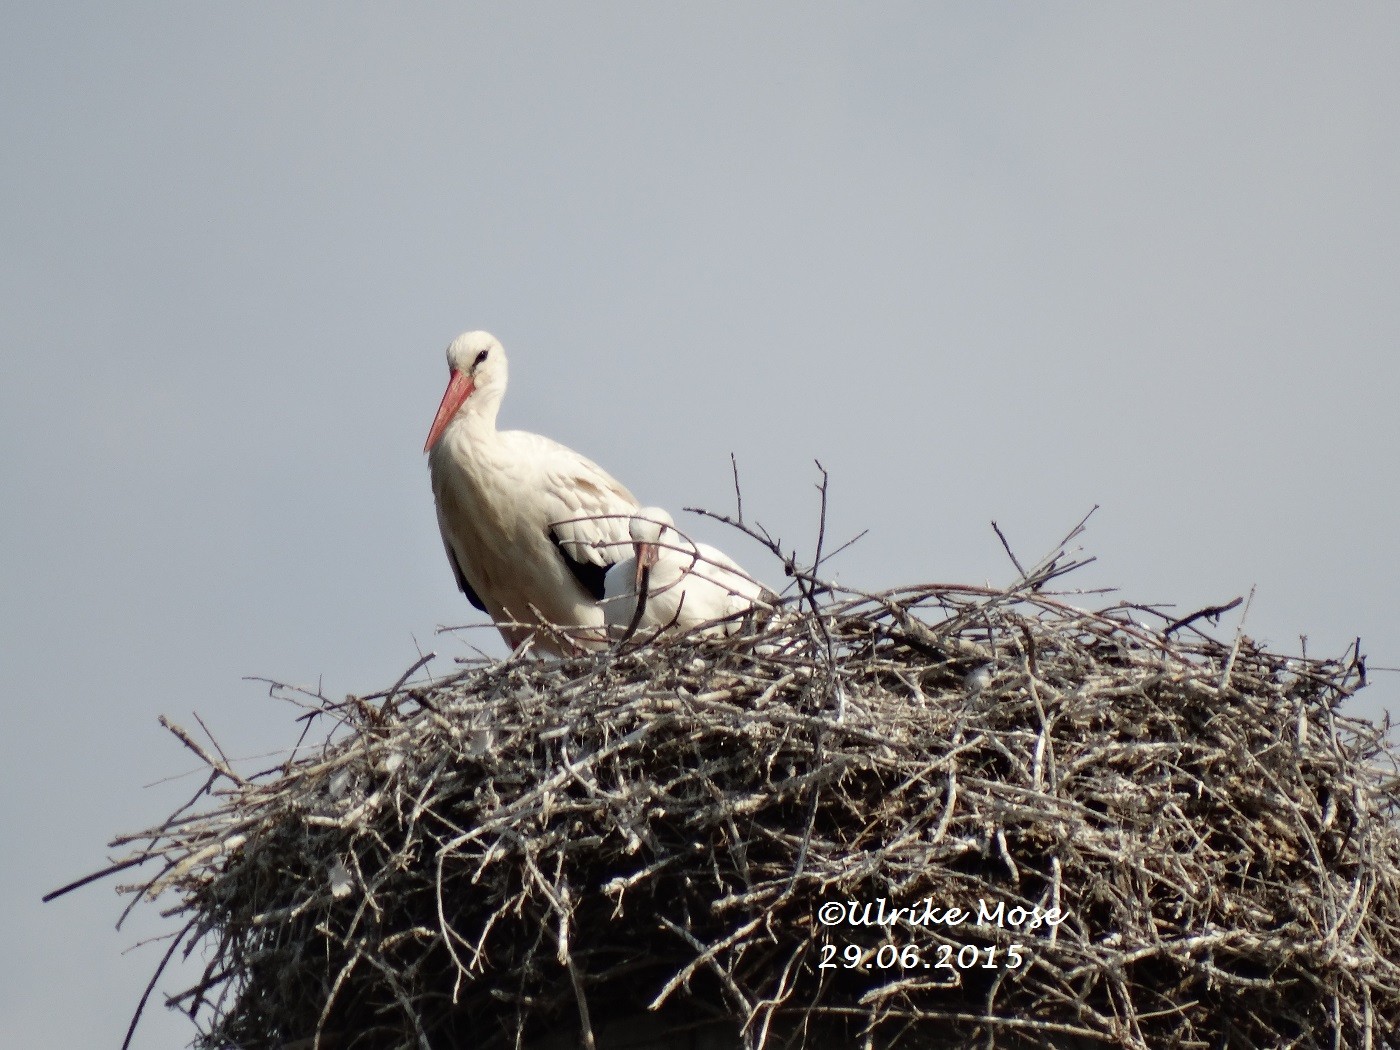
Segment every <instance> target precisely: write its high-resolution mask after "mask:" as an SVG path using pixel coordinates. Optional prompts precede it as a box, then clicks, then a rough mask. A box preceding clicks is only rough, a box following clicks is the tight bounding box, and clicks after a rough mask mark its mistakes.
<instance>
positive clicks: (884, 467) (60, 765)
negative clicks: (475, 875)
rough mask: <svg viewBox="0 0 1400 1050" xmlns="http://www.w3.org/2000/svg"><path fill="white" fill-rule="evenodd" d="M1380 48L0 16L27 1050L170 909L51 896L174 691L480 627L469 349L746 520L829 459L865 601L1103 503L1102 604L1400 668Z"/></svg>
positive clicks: (559, 7) (1392, 221) (823, 13)
mask: <svg viewBox="0 0 1400 1050" xmlns="http://www.w3.org/2000/svg"><path fill="white" fill-rule="evenodd" d="M1396 54H1400V7H1396V6H1395V5H1393V4H1382V3H1377V4H1347V5H1328V6H1325V7H1322V6H1318V5H1312V4H1288V3H1268V4H1224V5H1222V4H1211V5H1206V4H1197V5H1171V6H1170V7H1167V6H1162V5H1114V6H1109V5H1087V4H1056V5H1046V4H996V3H990V4H989V3H980V2H979V3H962V4H941V5H928V4H912V3H911V4H901V5H894V4H885V5H881V6H880V7H879V8H878V11H876V10H872V5H854V4H850V5H831V4H827V5H812V4H803V5H795V4H772V5H763V6H760V7H757V8H754V7H752V6H750V7H746V8H744V9H742V10H741V9H739V8H735V7H730V8H726V9H725V10H724V11H723V12H722V13H720V12H719V11H718V9H714V8H700V7H698V6H697V7H691V8H689V9H686V10H680V9H677V8H676V7H675V6H674V5H667V6H666V7H664V8H661V7H656V6H653V5H644V4H627V5H619V4H601V5H587V6H586V7H584V6H580V5H572V4H569V5H565V4H544V5H533V6H531V7H529V8H528V9H526V8H523V7H520V6H518V5H506V4H498V5H491V6H481V5H477V6H475V7H474V8H473V9H472V13H467V12H464V11H460V10H453V9H450V8H448V7H445V6H433V7H428V6H426V5H423V6H413V5H392V6H391V5H378V6H372V5H367V4H357V5H347V4H318V5H312V4H295V5H276V6H273V5H266V6H251V7H250V6H248V5H217V6H215V5H190V4H173V3H172V4H163V5H153V4H138V5H117V6H114V5H90V4H67V5H52V4H42V5H41V4H26V5H22V6H21V5H13V4H12V5H9V6H8V7H6V9H5V10H4V12H3V13H0V137H2V138H3V141H4V143H5V147H4V150H3V153H0V193H3V197H4V199H5V200H6V202H7V206H6V207H5V209H4V210H3V212H0V223H3V226H0V266H3V283H0V289H3V291H2V292H0V294H3V297H4V303H3V310H0V338H2V339H3V341H2V342H0V452H3V455H2V456H0V494H3V498H0V550H3V552H4V554H3V560H0V588H3V594H4V596H5V601H4V603H3V608H0V617H3V619H2V620H0V638H3V642H0V689H3V696H4V705H5V706H4V712H5V717H6V721H7V723H8V730H7V732H6V733H5V734H4V741H3V745H0V746H2V747H3V753H2V754H0V758H3V762H2V763H0V777H3V784H0V798H3V802H0V812H2V813H3V827H4V829H5V833H6V843H5V848H4V850H3V853H0V857H3V860H0V889H3V893H0V908H3V909H4V914H3V916H0V927H2V928H4V929H5V930H6V931H7V934H8V940H7V943H8V945H9V950H8V951H7V952H6V953H5V957H4V960H3V961H0V1044H3V1045H5V1046H55V1047H58V1046H63V1047H77V1046H112V1045H116V1044H117V1043H118V1042H119V1041H120V1039H121V1036H122V1033H123V1032H124V1031H125V1025H126V1021H127V1016H128V1013H129V1010H130V1008H131V1007H132V1005H133V1004H134V1002H135V1000H136V998H137V996H138V995H139V993H140V989H141V988H142V987H143V986H144V984H145V982H146V980H147V978H148V976H149V973H150V968H151V967H152V966H153V965H154V962H155V958H156V955H157V954H158V949H150V948H148V949H145V950H143V951H141V952H137V953H133V954H132V955H129V956H123V955H121V951H122V949H124V948H125V947H127V946H128V945H129V944H130V943H131V942H132V941H133V940H135V939H137V938H138V937H140V936H144V935H149V934H150V933H151V932H153V931H154V930H156V929H159V928H163V927H162V926H161V924H159V923H157V922H151V921H140V922H136V923H134V924H133V926H132V927H131V928H130V929H129V930H125V931H123V932H121V933H113V931H112V929H111V926H112V922H113V921H114V920H115V918H116V915H117V913H118V909H119V906H120V903H121V902H119V901H118V899H117V898H115V897H114V896H113V895H112V892H111V885H110V883H108V884H102V885H99V886H95V887H90V888H88V889H86V890H84V891H82V892H80V893H78V894H76V895H74V896H72V897H70V898H68V899H65V900H63V901H61V902H58V903H55V904H51V905H47V906H44V907H42V908H41V907H40V906H39V905H38V903H37V902H38V898H39V896H40V895H41V894H42V893H43V892H44V891H46V890H48V889H50V888H52V887H54V886H56V885H58V884H60V883H62V882H64V881H66V880H68V879H70V878H72V877H75V876H77V875H81V874H84V873H86V872H87V871H90V870H92V869H93V868H94V867H96V866H98V865H100V864H101V863H102V860H103V856H104V850H103V846H104V844H105V842H106V840H107V839H108V838H109V837H110V835H111V834H113V833H116V832H118V831H126V830H135V829H137V828H139V827H141V826H145V825H147V824H149V823H152V822H155V821H157V820H159V819H160V818H161V817H163V816H164V814H165V813H166V812H167V811H168V810H169V809H170V808H172V806H173V805H174V804H175V803H176V802H177V801H179V800H181V799H182V797H183V796H184V795H186V794H188V793H189V792H191V791H192V790H193V789H194V786H195V783H194V781H192V780H191V779H189V778H188V777H187V778H185V779H183V780H179V781H177V782H175V783H173V784H172V783H166V784H161V785H159V786H157V787H153V788H150V789H144V788H143V785H146V784H149V783H151V782H154V781H157V780H160V779H161V778H163V777H165V776H168V775H171V774H178V773H184V772H186V771H188V770H190V769H191V768H193V761H192V759H191V756H189V755H188V753H187V752H184V751H183V750H182V749H181V748H180V746H179V745H178V744H177V743H176V742H174V741H173V739H171V738H169V737H168V736H167V735H166V734H165V733H164V732H163V731H162V730H161V729H160V728H159V726H158V725H157V724H156V718H157V716H158V715H159V714H162V713H166V714H169V715H170V716H172V717H173V718H174V719H175V720H177V721H180V722H183V723H186V724H191V723H192V722H193V719H192V718H191V717H190V712H191V711H192V710H198V711H199V712H200V713H201V714H202V716H203V717H204V719H205V721H206V722H208V723H209V724H210V726H211V727H213V728H214V729H215V731H216V733H217V734H218V735H219V737H220V739H221V741H222V742H223V743H224V746H225V748H226V749H228V750H230V751H231V752H235V753H238V754H245V755H246V754H253V753H257V752H259V751H262V750H268V749H274V748H278V747H282V746H285V745H286V744H287V743H288V742H289V741H290V740H291V739H292V738H293V736H294V733H295V729H294V727H293V724H292V721H291V718H292V714H293V712H291V711H290V710H289V709H287V708H286V707H284V706H279V705H276V704H273V703H271V702H269V701H268V700H267V699H266V698H265V696H264V692H263V690H262V689H260V688H259V687H258V686H257V685H255V684H250V683H247V682H244V681H243V680H242V676H244V675H266V676H270V677H275V678H280V679H284V680H289V681H295V682H304V683H315V682H316V681H318V680H320V681H323V682H324V685H325V688H326V690H327V691H328V692H329V693H331V694H342V693H345V692H348V691H352V690H357V691H369V690H372V689H375V688H378V687H382V686H383V685H386V684H388V683H389V682H391V681H392V680H393V679H394V678H396V677H397V675H398V674H399V672H400V671H402V669H403V668H404V667H406V666H407V665H408V664H409V663H411V662H412V661H413V660H414V659H415V658H416V654H417V649H416V648H415V646H419V645H421V646H422V647H424V648H425V649H426V648H435V649H437V650H438V651H439V652H444V653H448V654H453V653H460V652H462V651H463V643H462V642H461V641H458V640H454V639H451V638H441V637H436V636H435V635H434V629H435V627H436V626H437V625H439V624H444V623H462V622H468V621H472V620H477V619H479V617H477V615H476V614H475V613H474V611H473V610H472V609H471V608H470V607H469V606H468V605H467V604H466V602H465V601H464V600H463V599H462V597H461V596H460V595H459V594H458V593H457V592H456V590H455V588H454V587H453V585H452V578H451V574H450V572H449V571H448V568H447V564H446V562H445V560H444V558H443V555H442V552H441V549H440V546H439V542H438V538H437V534H436V526H435V524H434V520H433V512H432V501H431V495H430V492H429V489H428V483H427V476H426V468H425V464H424V462H423V457H422V455H421V453H420V448H421V445H422V442H423V438H424V436H425V434H426V431H427V427H428V424H429V422H430V421H431V418H432V414H433V410H434V409H435V408H436V406H437V401H438V397H439V396H440V394H441V392H442V386H443V384H444V382H445V379H446V368H445V365H444V362H443V356H442V351H443V348H444V347H445V346H446V344H447V342H448V341H449V340H450V339H451V338H452V337H453V336H454V335H456V334H457V333H458V332H460V331H462V330H464V329H467V328H487V329H490V330H491V331H493V332H494V333H495V334H496V335H497V336H499V337H500V338H501V340H502V341H503V342H504V344H505V346H506V349H507V351H508V352H509V353H510V355H511V378H512V387H511V390H510V393H509V395H508V397H507V399H506V403H505V407H504V409H503V412H502V422H503V424H504V425H507V426H513V427H523V428H526V429H531V430H537V431H539V432H542V433H545V434H548V435H550V436H551V437H554V438H557V439H559V440H561V441H564V442H565V443H567V444H569V445H572V446H573V447H575V448H577V449H579V450H580V451H582V452H584V453H585V454H587V455H589V456H591V457H593V458H595V459H597V460H598V461H599V462H600V463H601V464H603V465H604V466H605V467H606V468H607V469H608V470H610V471H611V472H612V473H614V474H615V475H617V476H618V477H619V478H620V479H621V480H622V481H623V482H624V483H625V484H627V485H628V486H629V487H630V488H632V489H633V491H635V492H636V493H637V495H638V496H639V497H641V498H642V500H643V501H645V502H648V503H656V504H661V505H663V506H668V507H670V508H672V509H673V510H675V511H676V512H677V513H678V514H679V511H680V508H681V507H682V506H685V505H693V504H701V505H706V506H710V507H714V508H719V509H725V508H727V507H728V506H729V503H730V498H731V496H730V475H729V453H730V452H731V451H732V452H734V453H736V454H737V456H738V458H739V462H740V466H741V470H742V473H743V477H744V482H745V506H746V510H747V511H748V512H749V513H750V514H751V515H752V516H755V517H757V518H758V519H759V520H761V521H763V522H764V523H765V524H767V525H768V526H769V527H770V528H772V529H773V530H774V531H776V532H778V533H779V534H781V535H782V536H783V537H784V538H785V539H787V540H789V541H796V542H797V543H798V544H799V546H800V547H802V548H803V549H805V550H810V549H811V542H812V536H813V533H814V527H815V505H816V501H815V493H814V491H813V489H812V484H813V482H814V480H815V477H816V472H815V468H814V467H813V466H812V460H813V459H814V458H816V459H820V460H821V461H822V462H823V464H825V465H826V467H827V468H828V469H829V470H830V472H831V477H832V480H831V498H832V507H833V509H832V528H833V530H834V533H835V534H838V535H841V536H844V535H846V534H849V533H853V532H855V531H858V530H859V529H862V528H869V529H870V530H871V535H870V537H869V538H868V539H867V540H865V541H864V542H862V543H861V544H859V545H858V546H857V547H855V548H854V549H853V550H851V551H850V552H849V553H848V554H846V555H845V556H843V558H842V559H841V560H840V562H839V563H838V565H836V566H833V570H834V571H839V574H840V577H841V579H842V580H844V581H846V582H849V583H851V584H853V585H856V586H861V587H870V588H874V587H883V586H889V585H894V584H898V583H913V582H920V581H927V580H946V581H963V582H981V581H984V580H991V581H993V582H1000V581H1005V580H1007V579H1008V578H1009V576H1010V569H1009V565H1008V563H1007V561H1006V558H1005V555H1004V554H1003V553H1002V551H1001V549H1000V546H999V544H998V543H997V541H996V537H995V536H994V535H993V533H992V531H991V529H990V527H989V526H988V521H989V520H990V519H992V518H995V519H997V521H998V522H1000V523H1001V525H1002V527H1003V528H1004V530H1005V531H1006V532H1007V534H1008V535H1009V537H1010V538H1011V539H1012V541H1013V543H1014V544H1015V545H1016V547H1017V549H1018V551H1019V553H1021V554H1022V555H1023V556H1026V557H1028V558H1034V557H1037V556H1039V555H1040V554H1041V553H1043V552H1044V550H1045V549H1046V548H1047V547H1048V546H1049V545H1050V544H1051V543H1053V542H1054V540H1055V539H1057V538H1058V537H1059V536H1060V535H1061V534H1062V533H1064V532H1065V531H1066V530H1067V529H1068V528H1069V527H1070V526H1071V525H1073V523H1074V522H1075V521H1076V520H1078V519H1079V517H1080V516H1081V515H1083V513H1084V512H1085V511H1086V510H1088V509H1089V507H1090V506H1092V505H1093V504H1095V503H1098V504H1100V505H1101V508H1102V509H1101V510H1100V511H1099V512H1098V513H1097V514H1096V515H1095V516H1094V518H1093V520H1092V522H1091V527H1090V529H1089V532H1088V535H1087V537H1086V540H1085V543H1086V546H1087V547H1088V549H1089V551H1090V552H1091V553H1093V554H1096V555H1098V556H1099V559H1100V560H1099V561H1098V563H1096V564H1095V565H1094V566H1092V567H1091V568H1090V569H1089V570H1087V571H1086V572H1085V573H1083V574H1082V575H1081V577H1080V581H1079V582H1080V584H1081V585H1083V586H1102V585H1116V586H1118V587H1120V588H1121V589H1122V594H1123V596H1125V597H1129V598H1133V599H1138V600H1142V601H1155V602H1176V603H1178V604H1179V606H1180V607H1181V608H1182V609H1183V610H1186V611H1189V610H1190V609H1193V608H1195V607H1198V606H1199V605H1202V604H1207V603H1213V602H1217V601H1221V600H1224V599H1228V598H1231V597H1233V596H1235V595H1237V594H1241V593H1244V592H1246V591H1247V590H1248V589H1249V587H1250V586H1251V585H1252V584H1257V586H1258V595H1257V597H1256V599H1255V603H1254V608H1253V610H1252V611H1251V613H1250V620H1249V623H1248V625H1247V630H1249V632H1250V633H1251V634H1253V635H1255V636H1256V637H1261V638H1264V639H1267V640H1269V641H1270V642H1271V643H1272V644H1274V645H1275V646H1278V647H1283V648H1293V647H1295V646H1296V638H1297V636H1298V635H1299V634H1301V633H1306V634H1307V635H1308V636H1309V638H1310V643H1309V644H1310V647H1311V648H1312V649H1313V650H1314V651H1315V652H1324V653H1336V652H1340V651H1341V649H1342V648H1343V647H1344V646H1345V645H1346V644H1347V643H1348V642H1349V641H1350V639H1351V638H1352V637H1354V636H1355V635H1358V634H1359V635H1361V636H1362V638H1363V641H1364V643H1365V647H1366V649H1367V650H1368V652H1369V653H1370V654H1371V657H1372V662H1373V664H1376V665H1389V666H1397V665H1400V639H1397V635H1396V624H1395V617H1394V612H1393V610H1394V607H1395V600H1396V599H1395V595H1396V593H1397V592H1398V591H1400V578H1398V577H1400V571H1397V564H1398V563H1397V548H1398V547H1400V543H1398V542H1397V539H1396V532H1395V527H1394V520H1395V517H1396V513H1397V505H1396V498H1395V495H1394V483H1395V470H1394V466H1393V464H1394V461H1395V457H1396V453H1397V444H1400V442H1398V441H1397V438H1398V437H1400V423H1397V413H1396V410H1395V406H1394V404H1393V402H1394V398H1395V391H1396V388H1397V379H1400V364H1397V356H1396V347H1397V345H1400V338H1397V337H1400V311H1397V305H1396V302H1397V290H1400V118H1398V117H1397V114H1400V63H1397V62H1396V61H1395V56H1396ZM684 519H685V516H682V524H685V523H686V522H685V520H684ZM694 531H695V532H696V533H697V535H700V536H702V537H704V538H706V539H709V540H711V541H714V542H718V543H719V544H720V545H722V546H723V547H725V548H726V549H727V550H728V551H729V552H730V553H731V554H734V555H735V556H736V557H738V558H740V560H742V561H743V562H745V563H746V564H747V565H748V566H749V567H750V568H751V569H752V570H753V571H754V572H755V573H756V574H758V575H760V576H764V577H766V578H767V579H769V580H770V581H771V582H778V576H779V573H778V571H777V569H776V567H775V566H774V565H773V564H771V563H769V562H767V561H765V560H764V559H763V558H762V557H761V556H760V552H758V551H756V550H755V548H754V547H752V546H751V545H750V544H748V543H747V541H743V540H742V539H741V538H739V537H734V536H730V535H726V534H725V533H723V532H722V531H718V530H716V529H713V528H707V527H703V526H701V527H696V528H695V530H694ZM1071 582H1072V581H1071ZM1233 625H1234V622H1232V623H1231V624H1230V627H1233ZM472 638H473V639H475V640H478V641H480V642H482V643H489V645H490V648H491V651H492V652H499V651H500V647H499V643H497V642H496V641H495V640H494V637H493V636H492V635H491V634H489V633H488V632H478V633H477V634H474V635H472ZM1396 685H1397V678H1396V676H1394V675H1390V676H1386V675H1379V676H1378V677H1377V683H1376V685H1375V686H1374V687H1373V689H1372V690H1371V691H1370V692H1369V694H1368V695H1367V697H1366V699H1365V702H1364V703H1362V704H1359V705H1358V709H1359V710H1362V711H1366V712H1369V713H1375V712H1377V711H1379V710H1380V709H1381V708H1382V707H1387V706H1390V707H1393V706H1394V699H1395V693H1396ZM175 988H176V983H175V981H174V980H169V981H167V982H166V990H174V989H175ZM188 1034H189V1029H188V1026H187V1025H186V1024H185V1023H184V1022H182V1021H181V1019H180V1018H179V1017H178V1016H172V1015H169V1014H167V1013H166V1012H165V1011H164V1010H162V1009H160V1008H159V1006H156V1007H155V1008H153V1009H152V1011H151V1013H150V1014H149V1016H148V1018H147V1020H146V1021H145V1022H144V1026H143V1028H142V1030H141V1032H140V1034H139V1035H138V1038H137V1041H136V1045H137V1046H139V1047H145V1048H153V1047H174V1046H179V1045H182V1044H183V1043H184V1041H185V1040H186V1039H187V1037H188Z"/></svg>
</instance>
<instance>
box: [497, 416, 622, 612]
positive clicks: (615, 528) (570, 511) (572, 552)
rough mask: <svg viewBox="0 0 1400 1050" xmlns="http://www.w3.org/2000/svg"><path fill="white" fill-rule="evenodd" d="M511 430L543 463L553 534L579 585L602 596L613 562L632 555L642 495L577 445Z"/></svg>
mask: <svg viewBox="0 0 1400 1050" xmlns="http://www.w3.org/2000/svg"><path fill="white" fill-rule="evenodd" d="M517 435H518V437H517ZM505 436H506V435H502V437H505ZM510 436H511V438H512V440H516V441H521V442H523V441H527V440H528V441H529V442H530V443H531V445H532V446H533V447H532V448H531V449H530V451H531V453H532V458H533V459H534V460H535V461H536V462H538V463H539V464H540V470H541V477H540V484H539V491H540V492H541V493H542V496H543V498H544V499H545V501H546V503H547V508H546V510H547V519H546V520H548V521H549V523H550V524H549V535H550V538H551V539H553V540H554V543H555V545H556V546H557V547H558V548H559V553H560V555H561V556H562V557H563V559H564V564H566V565H567V566H568V567H569V570H570V571H571V572H572V573H573V574H574V576H575V578H576V579H577V580H578V582H579V585H580V586H582V587H583V589H584V590H585V591H587V592H588V593H589V594H591V595H592V596H593V598H594V600H595V601H601V600H602V598H603V592H604V583H603V581H604V577H605V576H606V575H607V571H608V568H609V567H610V566H612V565H613V564H615V563H616V562H620V561H626V560H627V558H629V557H631V555H632V537H631V534H630V533H629V531H628V529H629V526H630V523H631V517H632V513H633V511H635V510H637V509H638V504H637V497H635V496H633V495H632V493H630V492H628V491H627V489H626V488H625V487H623V485H622V483H621V482H620V481H618V480H617V479H616V478H614V477H613V476H612V475H611V474H609V473H608V472H607V471H606V470H604V469H603V468H602V467H600V466H598V464H596V463H594V462H593V461H592V460H591V459H588V458H587V457H586V456H581V455H579V454H578V453H577V452H575V451H574V450H573V449H571V448H567V447H565V446H564V445H560V444H558V443H557V442H554V441H550V440H549V439H548V438H543V437H540V436H539V435H537V434H525V433H522V432H520V431H511V432H510Z"/></svg>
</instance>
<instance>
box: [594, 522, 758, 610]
mask: <svg viewBox="0 0 1400 1050" xmlns="http://www.w3.org/2000/svg"><path fill="white" fill-rule="evenodd" d="M628 531H629V533H630V534H631V537H632V544H633V556H632V557H631V558H629V559H628V560H627V561H622V562H618V563H617V564H616V565H614V566H613V567H612V568H611V569H609V570H608V574H607V578H606V581H605V583H604V593H603V615H604V617H605V618H606V620H607V623H608V630H609V632H610V633H611V634H612V636H613V637H614V638H619V637H621V638H625V637H630V636H631V635H632V634H633V633H634V632H635V631H636V630H638V628H641V627H648V628H666V627H669V626H672V625H674V627H675V628H676V629H677V630H679V631H689V630H691V629H692V628H695V627H699V626H700V625H701V624H711V626H710V627H707V628H706V629H705V630H704V631H703V632H702V633H704V634H731V633H733V632H734V631H735V630H737V629H738V626H739V623H738V619H737V617H739V616H740V615H741V614H743V613H745V612H748V611H749V610H750V609H752V608H753V607H754V606H755V605H763V604H767V603H768V602H770V601H771V600H772V598H773V594H772V592H770V591H769V590H768V589H767V588H766V587H764V586H763V585H762V584H760V583H758V582H757V581H755V580H754V578H753V577H752V576H750V575H749V574H748V573H746V572H745V571H744V570H743V569H742V568H740V567H739V564H738V563H737V562H736V561H734V559H733V558H731V557H729V556H728V555H727V554H725V553H724V552H723V551H721V550H718V549H716V548H714V547H711V546H710V545H709V544H708V543H695V542H693V541H692V540H691V539H689V538H688V537H686V536H683V535H681V533H680V532H679V531H677V529H676V523H675V521H674V520H673V519H672V517H671V515H670V514H668V513H666V511H664V510H662V509H661V508H660V507H644V508H643V509H641V510H639V511H637V512H636V513H635V514H634V515H633V517H632V519H631V524H630V525H629V527H628ZM638 596H641V601H640V602H639V601H638ZM639 605H640V609H639V608H638V606H639ZM726 617H734V619H726ZM716 620H719V621H723V622H720V623H711V622H712V621H716Z"/></svg>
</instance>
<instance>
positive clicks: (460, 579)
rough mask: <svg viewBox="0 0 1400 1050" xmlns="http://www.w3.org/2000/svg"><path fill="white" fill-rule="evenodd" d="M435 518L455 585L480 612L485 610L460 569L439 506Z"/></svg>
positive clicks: (484, 606)
mask: <svg viewBox="0 0 1400 1050" xmlns="http://www.w3.org/2000/svg"><path fill="white" fill-rule="evenodd" d="M437 519H438V531H439V532H440V533H442V548H443V550H445V551H447V563H448V564H449V565H451V566H452V575H453V576H455V577H456V578H457V586H458V587H459V588H461V591H462V593H463V594H465V595H466V596H467V601H469V602H471V603H472V604H473V605H474V606H476V607H477V608H478V609H480V610H481V611H482V612H486V611H487V609H486V603H485V602H483V601H482V600H481V598H480V597H479V596H478V595H477V593H476V591H474V590H472V585H471V584H470V583H468V582H467V575H466V573H464V572H463V571H462V566H461V563H460V562H458V561H457V552H456V551H454V550H453V549H452V540H451V539H450V538H449V537H448V535H447V525H446V523H444V522H443V520H442V507H441V506H439V507H438V512H437Z"/></svg>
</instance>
